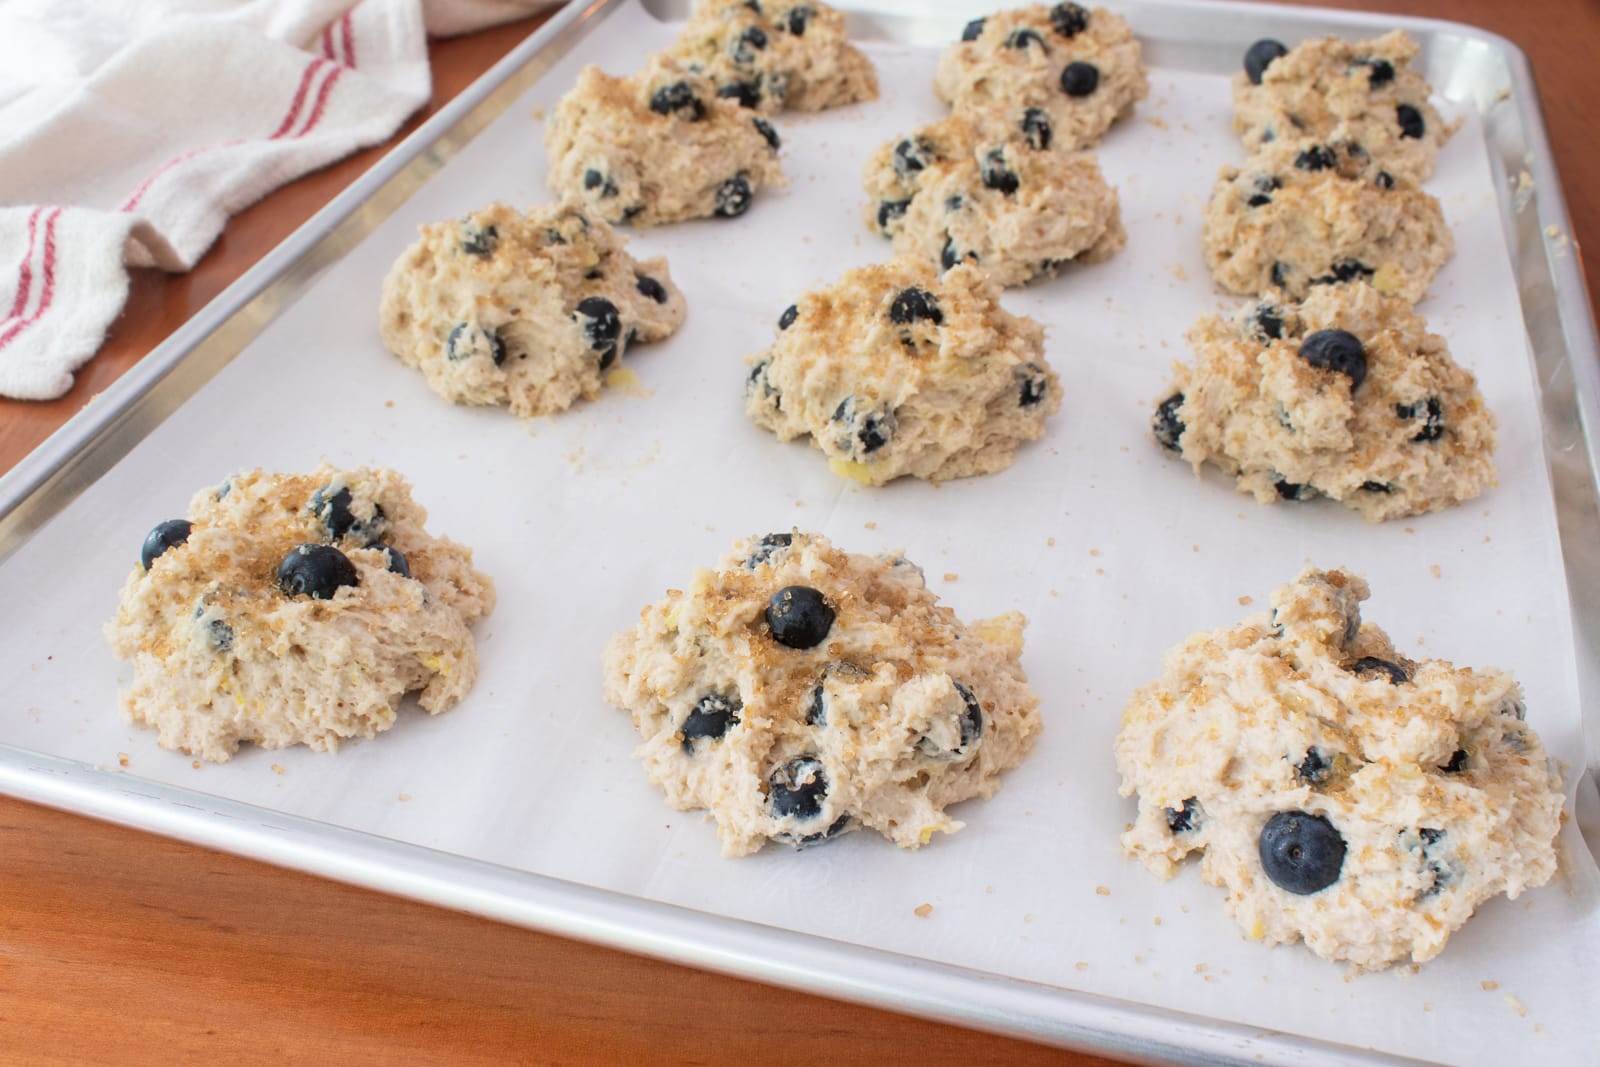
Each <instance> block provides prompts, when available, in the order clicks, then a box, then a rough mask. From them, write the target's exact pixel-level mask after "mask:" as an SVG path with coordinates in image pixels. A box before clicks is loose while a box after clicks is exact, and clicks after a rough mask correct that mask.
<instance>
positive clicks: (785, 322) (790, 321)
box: [778, 304, 800, 330]
mask: <svg viewBox="0 0 1600 1067" xmlns="http://www.w3.org/2000/svg"><path fill="white" fill-rule="evenodd" d="M799 317H800V308H799V307H798V306H797V305H795V304H790V305H789V306H788V307H786V308H784V309H783V314H782V315H779V316H778V329H780V330H787V329H788V328H789V327H791V326H793V325H794V320H795V319H798V318H799Z"/></svg>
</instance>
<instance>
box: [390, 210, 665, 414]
mask: <svg viewBox="0 0 1600 1067" xmlns="http://www.w3.org/2000/svg"><path fill="white" fill-rule="evenodd" d="M683 316H684V302H683V294H681V293H680V292H678V287H677V286H675V285H673V284H672V276H671V274H669V273H668V272H667V261H666V260H664V259H650V260H644V261H642V262H640V261H636V260H634V258H633V257H632V256H630V255H628V253H627V252H626V251H624V249H623V240H622V238H621V237H619V236H618V235H617V234H616V232H615V231H613V230H612V229H611V227H610V226H608V225H606V224H605V223H604V222H601V221H600V220H598V219H592V218H590V217H589V216H588V215H587V214H585V212H584V209H582V208H581V207H579V206H577V205H574V204H558V205H550V206H546V207H539V208H534V209H533V210H531V211H529V212H528V213H527V214H522V213H520V212H518V211H517V210H516V209H514V208H511V207H508V206H507V205H505V204H491V205H489V206H488V207H486V208H484V209H482V210H481V211H475V212H473V213H472V214H470V215H468V216H467V217H466V218H464V219H461V220H459V221H452V222H439V223H434V224H432V225H429V226H424V227H423V228H422V236H421V237H420V238H419V239H418V240H417V242H416V243H415V244H414V245H412V246H411V247H410V248H408V249H407V250H406V251H405V253H404V254H403V255H401V257H400V258H399V259H398V260H397V261H396V262H395V264H394V266H393V267H392V268H391V269H390V271H389V276H388V278H387V279H385V281H384V283H383V300H382V304H381V306H380V308H379V324H380V327H381V329H382V332H383V340H384V344H386V345H388V347H389V350H390V351H391V352H393V353H394V354H395V355H397V356H399V357H400V359H401V360H403V361H404V362H405V363H407V364H409V365H410V366H413V367H417V368H419V369H421V371H422V373H423V374H424V375H425V376H426V377H427V379H428V386H429V387H430V388H431V389H432V390H433V391H434V392H436V393H438V394H439V395H440V396H442V397H444V398H445V399H447V400H451V401H453V402H455V403H457V404H491V405H500V406H503V407H508V408H510V409H511V411H512V413H513V414H516V415H521V416H525V417H526V416H534V415H551V414H555V413H556V412H559V411H564V410H566V409H567V408H568V407H570V406H571V405H572V404H573V403H575V402H576V401H577V400H579V399H585V398H592V397H595V396H597V395H599V392H600V386H601V384H602V383H603V382H604V380H605V375H606V374H607V372H608V371H609V370H610V369H611V368H612V367H613V366H614V365H616V364H617V362H618V361H619V360H620V359H621V358H622V355H623V353H624V352H626V351H627V350H628V349H629V348H630V347H632V345H633V344H634V343H635V342H648V341H659V340H662V339H663V338H665V337H667V336H669V335H670V334H672V333H673V332H674V331H675V330H677V328H678V327H679V326H680V325H681V324H682V323H683Z"/></svg>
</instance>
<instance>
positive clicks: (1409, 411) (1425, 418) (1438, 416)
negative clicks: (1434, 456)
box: [1394, 396, 1444, 444]
mask: <svg viewBox="0 0 1600 1067" xmlns="http://www.w3.org/2000/svg"><path fill="white" fill-rule="evenodd" d="M1394 413H1395V414H1396V415H1398V416H1400V417H1401V418H1402V419H1406V420H1410V419H1415V418H1418V417H1419V416H1420V417H1421V419H1422V429H1420V430H1418V431H1417V432H1416V435H1415V436H1414V437H1412V438H1411V440H1413V441H1416V442H1417V443H1419V444H1425V443H1427V442H1428V441H1437V440H1438V439H1439V438H1441V437H1443V436H1444V407H1443V405H1441V404H1440V403H1439V398H1438V397H1436V396H1430V397H1428V398H1427V399H1426V400H1421V401H1418V402H1417V403H1415V404H1396V405H1395V406H1394Z"/></svg>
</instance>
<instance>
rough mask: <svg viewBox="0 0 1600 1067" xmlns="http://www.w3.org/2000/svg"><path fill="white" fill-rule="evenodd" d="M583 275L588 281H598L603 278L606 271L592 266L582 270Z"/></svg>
mask: <svg viewBox="0 0 1600 1067" xmlns="http://www.w3.org/2000/svg"><path fill="white" fill-rule="evenodd" d="M583 276H584V278H585V279H587V280H588V281H591V282H593V281H598V280H600V279H601V278H604V277H605V276H606V272H605V271H603V270H601V269H600V268H599V267H593V268H591V269H589V270H586V271H584V272H583Z"/></svg>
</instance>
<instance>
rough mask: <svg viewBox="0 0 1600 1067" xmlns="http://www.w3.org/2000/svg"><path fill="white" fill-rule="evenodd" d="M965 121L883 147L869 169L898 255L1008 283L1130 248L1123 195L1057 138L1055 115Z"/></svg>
mask: <svg viewBox="0 0 1600 1067" xmlns="http://www.w3.org/2000/svg"><path fill="white" fill-rule="evenodd" d="M980 117H981V118H983V119H985V120H988V121H987V122H979V121H974V120H973V119H972V118H969V117H967V116H963V115H960V114H956V115H951V116H950V117H948V118H946V119H943V120H941V121H939V122H935V123H932V124H931V125H928V126H924V127H922V128H921V129H919V130H917V131H916V132H914V133H912V134H911V135H909V136H907V137H903V138H899V139H897V140H894V141H891V142H889V143H888V144H885V145H883V146H882V147H881V148H879V149H878V151H877V152H876V153H874V154H873V156H872V158H871V159H870V160H869V161H868V162H867V170H866V181H865V184H866V189H867V195H868V198H869V199H868V204H867V224H868V226H869V227H870V228H872V229H874V230H876V231H877V232H879V233H881V234H883V235H884V236H886V237H890V238H892V239H893V240H894V247H895V251H896V253H897V254H899V255H902V256H911V257H915V258H919V259H922V260H925V261H927V262H930V263H933V264H936V265H937V266H938V268H939V269H940V270H944V269H948V268H949V267H952V266H954V265H955V264H957V263H962V262H972V263H976V264H977V265H978V266H979V267H980V268H981V269H982V270H983V272H984V273H985V274H987V275H988V276H989V277H990V279H992V280H993V281H994V282H995V283H996V284H998V285H1021V284H1023V283H1024V282H1027V281H1029V280H1030V279H1033V278H1035V277H1038V276H1039V275H1041V274H1052V275H1053V274H1054V273H1055V272H1056V271H1057V270H1058V269H1060V267H1061V266H1063V265H1064V264H1066V263H1067V262H1069V261H1074V260H1076V261H1081V262H1084V263H1097V262H1100V261H1102V260H1105V259H1108V258H1110V257H1111V256H1112V255H1114V254H1115V253H1116V252H1117V250H1118V249H1120V248H1121V247H1122V246H1123V245H1124V244H1125V243H1126V242H1127V234H1126V232H1125V231H1124V230H1123V228H1122V215H1121V211H1120V209H1119V207H1118V203H1117V194H1116V191H1115V190H1113V189H1112V188H1111V186H1109V185H1107V184H1106V180H1105V178H1104V177H1103V176H1102V175H1101V173H1100V166H1099V164H1098V163H1096V162H1095V159H1094V157H1093V156H1092V155H1090V154H1088V153H1087V152H1077V151H1072V150H1070V149H1068V148H1065V147H1064V146H1063V145H1062V142H1060V141H1058V140H1056V138H1055V137H1054V131H1053V128H1052V126H1051V124H1050V117H1049V114H1048V112H1046V111H1045V110H1044V109H1042V108H1032V109H1026V110H1024V112H1023V113H1022V118H1021V119H1019V120H1018V121H1017V122H1015V123H1011V124H1009V125H1008V124H1006V123H1005V122H1004V121H1001V122H995V121H993V120H994V119H995V118H997V117H1000V116H998V115H997V114H993V113H991V114H986V115H983V116H980Z"/></svg>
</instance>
